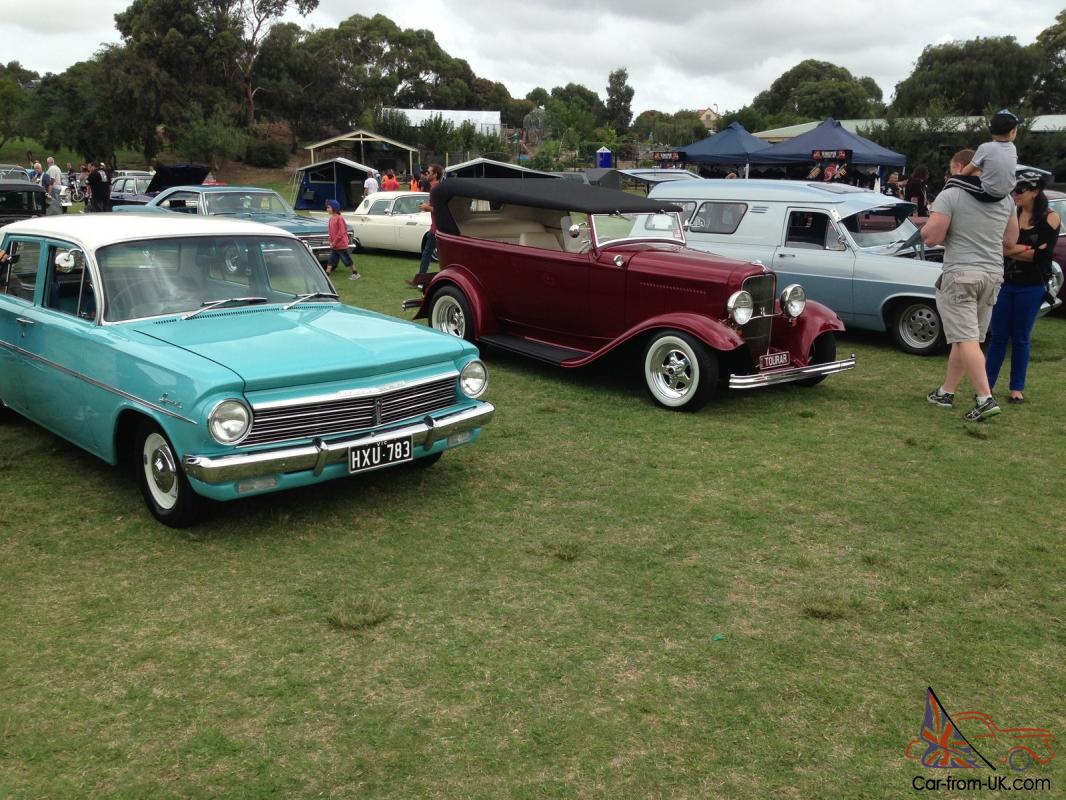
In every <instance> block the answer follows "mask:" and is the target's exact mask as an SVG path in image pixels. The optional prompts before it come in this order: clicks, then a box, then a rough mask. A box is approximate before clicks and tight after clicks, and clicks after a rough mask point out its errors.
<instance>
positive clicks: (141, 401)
mask: <svg viewBox="0 0 1066 800" xmlns="http://www.w3.org/2000/svg"><path fill="white" fill-rule="evenodd" d="M0 347H3V348H6V349H7V350H11V351H13V352H15V353H18V354H19V355H22V356H25V357H26V358H29V359H32V360H33V361H38V362H40V363H42V364H44V365H45V366H48V367H51V368H52V369H55V370H58V371H60V372H62V373H64V374H65V375H69V376H71V377H72V378H77V379H78V380H82V381H85V382H86V383H88V384H89V385H91V386H95V387H96V388H97V389H103V390H104V391H105V392H111V393H112V394H115V395H118V396H119V397H122V398H124V399H126V400H129V401H130V402H133V403H137V404H138V405H142V406H144V407H146V408H150V409H152V410H153V411H158V412H159V413H160V414H166V415H167V416H168V417H172V418H174V419H180V420H181V421H182V422H188V423H189V424H190V425H196V424H197V423H196V421H195V420H191V419H189V418H188V417H183V416H182V415H181V414H176V413H174V412H173V411H171V410H170V409H167V408H163V406H160V405H156V404H155V403H149V402H148V401H147V400H145V399H143V398H140V397H137V396H136V395H132V394H130V393H129V392H124V391H122V390H121V389H118V388H116V387H114V386H110V385H108V384H106V383H101V382H100V381H98V380H96V379H95V378H90V377H89V376H88V375H85V374H83V373H81V372H75V371H74V370H72V369H69V368H67V367H64V366H63V365H62V364H57V363H56V362H54V361H49V360H48V359H47V358H44V357H43V356H39V355H37V354H36V353H31V352H30V351H29V350H23V349H22V348H21V347H16V346H15V345H13V344H9V343H8V342H2V341H0Z"/></svg>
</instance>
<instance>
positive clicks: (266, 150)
mask: <svg viewBox="0 0 1066 800" xmlns="http://www.w3.org/2000/svg"><path fill="white" fill-rule="evenodd" d="M244 162H245V163H246V164H248V165H250V166H253V167H269V168H276V167H284V166H285V165H286V164H288V163H289V146H288V145H287V144H285V142H275V141H271V140H269V139H251V140H249V142H248V147H247V148H246V149H245V151H244Z"/></svg>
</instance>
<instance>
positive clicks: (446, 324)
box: [433, 295, 466, 339]
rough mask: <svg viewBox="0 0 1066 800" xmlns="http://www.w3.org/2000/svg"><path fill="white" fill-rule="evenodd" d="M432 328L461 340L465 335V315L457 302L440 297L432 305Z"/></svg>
mask: <svg viewBox="0 0 1066 800" xmlns="http://www.w3.org/2000/svg"><path fill="white" fill-rule="evenodd" d="M433 327H434V328H436V329H437V330H438V331H443V332H444V333H450V334H451V335H452V336H456V337H458V338H460V339H462V338H463V337H464V336H465V335H466V315H465V314H463V307H462V306H460V305H459V301H458V300H456V299H455V298H454V297H451V296H449V295H442V296H441V297H438V298H437V301H436V302H435V303H434V304H433Z"/></svg>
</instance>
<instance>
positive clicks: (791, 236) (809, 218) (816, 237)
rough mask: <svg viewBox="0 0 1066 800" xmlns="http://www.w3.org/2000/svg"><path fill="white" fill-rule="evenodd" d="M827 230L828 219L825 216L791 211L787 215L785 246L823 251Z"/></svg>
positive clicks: (813, 212)
mask: <svg viewBox="0 0 1066 800" xmlns="http://www.w3.org/2000/svg"><path fill="white" fill-rule="evenodd" d="M829 230H830V227H829V217H827V216H826V215H825V214H821V213H818V212H815V211H792V212H790V213H789V215H788V230H787V232H786V233H785V246H786V247H802V248H805V249H807V250H825V237H826V233H827V232H828V231H829Z"/></svg>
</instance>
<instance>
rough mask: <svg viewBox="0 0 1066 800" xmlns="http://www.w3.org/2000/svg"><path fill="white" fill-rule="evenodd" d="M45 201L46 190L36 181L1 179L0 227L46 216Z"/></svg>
mask: <svg viewBox="0 0 1066 800" xmlns="http://www.w3.org/2000/svg"><path fill="white" fill-rule="evenodd" d="M23 174H25V173H23ZM45 202H46V195H45V191H44V189H42V188H41V187H40V186H38V185H37V184H36V183H30V182H29V181H22V180H14V181H8V180H0V227H3V226H4V225H7V224H8V223H10V222H18V221H19V220H21V219H29V218H30V217H41V216H44V213H45V211H46V206H45Z"/></svg>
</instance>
